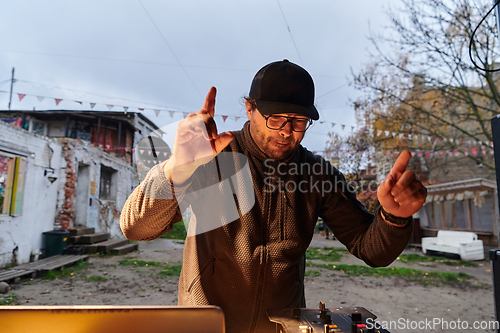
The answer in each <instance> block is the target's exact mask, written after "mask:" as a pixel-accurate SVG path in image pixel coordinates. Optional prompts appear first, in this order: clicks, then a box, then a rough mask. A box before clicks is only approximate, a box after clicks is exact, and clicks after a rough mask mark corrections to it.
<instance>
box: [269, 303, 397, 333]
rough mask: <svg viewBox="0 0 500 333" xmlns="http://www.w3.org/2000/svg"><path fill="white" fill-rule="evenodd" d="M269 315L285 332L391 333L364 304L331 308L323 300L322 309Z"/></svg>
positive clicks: (279, 312) (297, 310) (294, 310)
mask: <svg viewBox="0 0 500 333" xmlns="http://www.w3.org/2000/svg"><path fill="white" fill-rule="evenodd" d="M267 315H268V317H269V319H270V320H271V321H272V322H274V323H276V324H277V330H276V331H277V332H283V333H389V332H388V331H387V330H385V329H383V328H380V326H381V325H377V322H376V321H375V319H376V318H377V316H375V315H374V314H373V313H371V312H370V311H368V310H366V309H365V308H361V307H339V308H332V309H327V308H326V307H325V303H323V302H320V303H319V309H303V308H300V309H283V310H268V311H267ZM279 326H281V327H280V328H279ZM280 329H281V330H280Z"/></svg>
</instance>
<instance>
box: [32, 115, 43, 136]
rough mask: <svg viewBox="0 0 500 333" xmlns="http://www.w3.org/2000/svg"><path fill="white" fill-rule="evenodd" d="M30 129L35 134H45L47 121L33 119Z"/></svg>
mask: <svg viewBox="0 0 500 333" xmlns="http://www.w3.org/2000/svg"><path fill="white" fill-rule="evenodd" d="M30 122H31V127H30V131H31V132H33V133H35V134H40V135H45V123H44V122H41V121H38V120H36V119H31V120H30Z"/></svg>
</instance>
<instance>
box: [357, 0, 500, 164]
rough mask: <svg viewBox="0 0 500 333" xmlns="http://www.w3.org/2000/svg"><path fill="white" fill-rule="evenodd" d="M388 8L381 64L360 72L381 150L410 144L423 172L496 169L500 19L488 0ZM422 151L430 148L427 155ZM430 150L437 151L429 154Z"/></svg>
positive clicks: (370, 125) (360, 104)
mask: <svg viewBox="0 0 500 333" xmlns="http://www.w3.org/2000/svg"><path fill="white" fill-rule="evenodd" d="M402 4H403V5H402V7H401V8H399V9H391V10H388V11H387V15H388V18H389V22H390V26H389V27H388V29H387V31H386V32H384V33H383V34H378V35H372V36H371V41H372V42H373V45H374V47H375V50H376V53H374V54H372V59H373V61H372V62H371V63H369V64H368V65H366V67H365V68H364V69H362V70H360V71H359V72H355V73H353V77H354V80H353V81H354V84H355V86H356V87H357V88H358V89H360V90H362V91H364V92H365V95H364V97H362V98H360V99H358V100H356V101H355V103H354V106H355V109H356V115H357V119H358V122H360V123H361V124H362V127H363V128H364V130H365V135H366V134H367V133H368V134H369V135H371V137H370V140H369V141H370V144H371V145H372V146H373V147H375V148H376V149H377V150H378V151H384V150H401V149H409V150H412V151H413V152H414V153H418V154H420V155H419V156H420V157H421V158H420V161H421V162H422V163H423V164H425V165H423V166H422V170H427V171H429V172H430V171H432V170H433V169H434V168H438V167H442V166H443V165H446V164H450V163H463V161H464V160H472V161H474V163H475V164H476V165H479V166H483V170H484V169H486V170H489V171H488V172H490V173H491V172H492V170H494V164H493V162H492V161H493V156H492V155H491V150H492V147H491V141H492V134H491V125H490V120H491V118H492V117H494V116H496V115H497V114H498V112H499V110H500V95H499V92H498V87H497V84H498V80H497V77H496V73H492V72H489V71H483V70H480V69H478V68H476V67H475V66H474V65H473V64H472V62H471V61H470V59H469V43H470V41H471V40H472V43H471V53H472V56H473V57H474V60H475V62H476V63H477V64H479V66H480V67H483V68H485V69H488V70H491V69H493V68H494V67H495V65H496V64H495V62H494V60H495V59H496V58H497V56H498V54H497V52H496V49H495V44H496V25H495V20H494V17H491V18H488V19H486V20H485V21H484V22H483V24H482V25H481V26H480V27H479V28H478V29H477V31H476V32H475V36H474V38H473V39H471V38H472V34H473V31H474V28H475V27H476V25H477V23H479V21H480V20H481V18H482V17H483V16H484V15H485V14H486V13H487V12H488V10H489V9H490V7H491V6H492V3H491V1H486V0H481V1H473V0H458V1H443V0H403V1H402ZM422 152H427V153H424V154H422ZM429 152H430V153H429Z"/></svg>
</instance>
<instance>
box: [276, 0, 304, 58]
mask: <svg viewBox="0 0 500 333" xmlns="http://www.w3.org/2000/svg"><path fill="white" fill-rule="evenodd" d="M276 1H277V2H278V6H279V7H280V11H281V15H283V20H285V25H286V28H287V29H288V33H289V34H290V38H292V42H293V46H294V47H295V51H296V52H297V55H298V56H299V60H300V64H301V65H302V66H303V65H304V62H303V61H302V58H301V56H300V53H299V49H298V48H297V44H295V39H293V35H292V31H291V30H290V26H289V25H288V22H287V21H286V17H285V13H283V9H282V8H281V4H280V0H276Z"/></svg>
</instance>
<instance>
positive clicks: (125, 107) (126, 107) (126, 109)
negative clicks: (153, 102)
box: [123, 106, 128, 114]
mask: <svg viewBox="0 0 500 333" xmlns="http://www.w3.org/2000/svg"><path fill="white" fill-rule="evenodd" d="M123 111H124V112H125V114H127V112H128V106H124V107H123Z"/></svg>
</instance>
